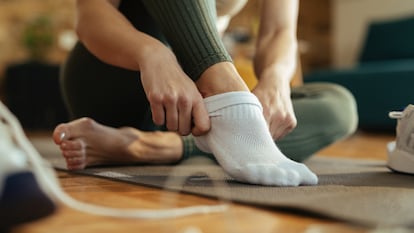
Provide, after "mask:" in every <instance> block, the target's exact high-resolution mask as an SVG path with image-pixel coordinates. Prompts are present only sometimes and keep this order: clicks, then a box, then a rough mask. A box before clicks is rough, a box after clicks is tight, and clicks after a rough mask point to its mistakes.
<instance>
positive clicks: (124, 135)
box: [53, 118, 183, 170]
mask: <svg viewBox="0 0 414 233" xmlns="http://www.w3.org/2000/svg"><path fill="white" fill-rule="evenodd" d="M53 139H54V141H55V143H56V144H58V145H59V146H60V148H61V151H62V154H63V156H64V158H65V159H66V162H67V167H68V169H71V170H73V169H83V168H85V167H88V166H94V165H103V164H131V163H141V164H142V163H147V164H148V163H150V164H160V163H164V164H165V163H175V162H177V161H179V160H180V158H181V155H182V153H183V152H182V150H183V146H182V142H181V139H180V137H179V136H178V135H177V134H176V133H173V132H159V131H156V132H144V131H139V130H136V129H134V128H130V127H124V128H120V129H115V128H111V127H108V126H104V125H101V124H99V123H97V122H95V121H93V120H92V119H90V118H80V119H78V120H75V121H72V122H70V123H67V124H61V125H59V126H58V127H56V129H55V131H54V133H53Z"/></svg>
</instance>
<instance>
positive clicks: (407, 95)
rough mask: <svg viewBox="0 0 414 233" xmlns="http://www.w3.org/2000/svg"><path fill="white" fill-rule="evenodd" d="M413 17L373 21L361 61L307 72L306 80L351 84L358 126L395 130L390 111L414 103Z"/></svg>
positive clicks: (367, 128) (306, 81)
mask: <svg viewBox="0 0 414 233" xmlns="http://www.w3.org/2000/svg"><path fill="white" fill-rule="evenodd" d="M413 28H414V17H407V18H403V19H396V20H392V21H388V22H375V23H372V24H371V25H370V27H369V29H368V33H367V38H366V40H365V44H364V46H363V50H362V52H361V57H360V61H359V64H357V65H356V66H355V67H353V68H349V69H328V70H320V71H315V72H312V73H310V74H306V75H305V77H304V81H305V83H310V82H331V83H336V84H339V85H342V86H345V87H346V88H348V89H349V90H350V91H351V93H352V94H353V95H354V96H355V99H356V101H357V105H358V115H359V127H360V128H362V129H366V130H383V131H395V126H396V122H395V120H393V119H390V118H389V117H388V112H390V111H394V110H401V109H403V108H404V107H405V106H407V105H408V104H412V103H414V92H413V88H412V87H413V86H414V43H413V41H414V30H413Z"/></svg>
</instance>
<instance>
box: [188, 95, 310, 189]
mask: <svg viewBox="0 0 414 233" xmlns="http://www.w3.org/2000/svg"><path fill="white" fill-rule="evenodd" d="M204 101H205V104H206V107H207V110H208V112H209V116H210V119H211V130H210V131H209V133H208V134H206V135H204V136H200V137H194V138H195V142H196V145H197V146H198V148H200V149H201V150H202V151H205V152H211V153H213V154H214V156H215V157H216V159H217V161H218V162H219V164H220V165H221V166H222V167H223V169H224V170H225V171H226V172H227V173H228V174H229V175H230V176H232V177H233V178H235V179H236V180H238V181H241V182H248V183H253V184H262V185H276V186H297V185H300V184H308V185H313V184H316V183H317V177H316V175H315V174H313V173H312V172H311V171H310V170H309V169H308V168H307V167H306V166H305V165H304V164H301V163H297V162H294V161H292V160H290V159H288V158H287V157H286V156H284V155H283V154H282V153H281V151H280V150H279V149H278V148H277V146H276V144H275V143H274V142H273V139H272V137H271V135H270V132H269V130H268V127H267V124H266V121H265V119H264V116H263V113H262V107H261V104H260V102H259V100H258V99H257V98H256V96H254V95H253V94H252V93H249V92H229V93H224V94H220V95H215V96H211V97H208V98H206V99H205V100H204Z"/></svg>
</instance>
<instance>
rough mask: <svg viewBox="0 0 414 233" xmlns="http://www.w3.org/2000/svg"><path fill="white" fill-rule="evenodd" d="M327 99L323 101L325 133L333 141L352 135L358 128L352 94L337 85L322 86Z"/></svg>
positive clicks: (355, 106)
mask: <svg viewBox="0 0 414 233" xmlns="http://www.w3.org/2000/svg"><path fill="white" fill-rule="evenodd" d="M324 85H325V88H326V93H327V95H328V96H327V98H329V101H324V102H323V103H324V106H322V107H323V108H325V111H324V112H325V119H324V121H325V123H326V124H325V127H326V129H327V130H326V132H327V133H328V134H330V136H331V137H333V138H334V139H340V138H344V137H347V136H350V135H351V134H353V133H354V132H355V131H356V129H357V127H358V112H357V105H356V101H355V98H354V96H353V95H352V93H351V92H350V91H349V90H348V89H346V88H345V87H342V86H340V85H337V84H324Z"/></svg>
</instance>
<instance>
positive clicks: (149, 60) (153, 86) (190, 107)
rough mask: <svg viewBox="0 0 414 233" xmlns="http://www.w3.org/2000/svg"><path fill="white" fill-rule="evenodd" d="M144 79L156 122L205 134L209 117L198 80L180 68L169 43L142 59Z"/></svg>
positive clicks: (193, 132)
mask: <svg viewBox="0 0 414 233" xmlns="http://www.w3.org/2000/svg"><path fill="white" fill-rule="evenodd" d="M140 72H141V82H142V85H143V87H144V90H145V93H146V95H147V98H148V101H149V102H150V106H151V111H152V119H153V121H154V123H155V124H158V125H163V124H166V126H167V129H168V130H170V131H176V132H178V133H179V134H181V135H188V134H190V133H192V134H193V135H195V136H199V135H203V134H205V133H207V132H208V131H209V129H210V119H209V116H208V112H207V110H206V108H205V105H204V102H203V97H202V96H201V94H200V92H199V91H198V89H197V87H196V85H195V83H194V81H193V80H191V79H190V78H189V77H188V76H187V75H186V74H185V73H184V71H183V70H182V69H181V66H180V65H179V63H178V61H177V59H176V57H175V55H174V54H173V52H172V51H171V50H170V49H169V48H167V47H166V46H164V45H162V44H159V45H156V46H153V47H151V49H149V50H148V52H147V53H146V55H145V56H144V58H143V59H141V61H140Z"/></svg>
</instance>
